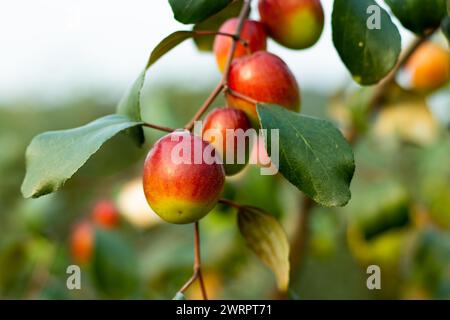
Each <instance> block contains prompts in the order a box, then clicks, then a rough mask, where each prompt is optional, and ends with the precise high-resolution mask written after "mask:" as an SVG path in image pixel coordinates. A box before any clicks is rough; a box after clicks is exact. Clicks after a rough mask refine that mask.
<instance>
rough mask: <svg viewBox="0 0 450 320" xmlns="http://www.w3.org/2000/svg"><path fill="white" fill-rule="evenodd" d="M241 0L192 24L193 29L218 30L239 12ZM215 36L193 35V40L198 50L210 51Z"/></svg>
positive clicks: (242, 2) (241, 4)
mask: <svg viewBox="0 0 450 320" xmlns="http://www.w3.org/2000/svg"><path fill="white" fill-rule="evenodd" d="M243 4H244V1H243V0H237V1H233V2H232V3H230V4H229V5H228V6H227V7H226V8H225V9H223V10H222V11H220V12H219V13H216V14H215V15H213V16H212V17H209V18H208V19H206V20H205V21H203V22H200V23H198V24H196V25H195V26H194V31H218V30H219V29H220V27H221V26H222V24H223V23H224V22H225V21H227V20H228V19H230V18H233V17H236V16H238V15H239V13H240V12H241V9H242V6H243ZM214 39H215V36H195V37H194V42H195V44H196V46H197V48H198V49H199V50H200V51H212V49H213V44H214Z"/></svg>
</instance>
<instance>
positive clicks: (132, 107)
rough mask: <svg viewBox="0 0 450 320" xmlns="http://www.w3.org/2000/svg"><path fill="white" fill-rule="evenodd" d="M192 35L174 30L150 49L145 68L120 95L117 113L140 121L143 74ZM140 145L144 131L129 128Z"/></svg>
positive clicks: (139, 128)
mask: <svg viewBox="0 0 450 320" xmlns="http://www.w3.org/2000/svg"><path fill="white" fill-rule="evenodd" d="M192 36H193V32H192V31H176V32H174V33H172V34H170V35H169V36H167V37H166V38H164V39H163V40H162V41H161V42H160V43H159V44H158V45H157V46H156V47H155V48H154V49H153V51H152V53H151V54H150V57H149V59H148V62H147V65H146V66H145V69H144V70H142V71H141V73H140V74H139V76H138V78H137V79H136V80H135V82H134V83H133V85H132V86H131V88H130V89H128V91H127V92H126V93H125V95H124V96H123V97H122V99H121V101H120V102H119V104H118V106H117V113H118V114H122V115H125V116H127V117H129V118H130V119H132V120H134V121H141V120H142V119H141V91H142V87H143V86H144V82H145V74H146V72H147V70H148V68H150V67H151V66H152V65H153V64H154V63H155V62H156V61H158V60H159V59H160V58H161V57H162V56H164V55H165V54H166V53H167V52H169V51H170V50H172V49H173V48H175V47H176V46H177V45H179V44H180V43H182V42H183V41H184V40H186V39H189V38H190V37H192ZM126 133H127V134H129V135H130V136H131V137H132V138H133V139H134V140H135V141H136V142H137V144H138V145H139V146H140V145H142V144H143V143H144V140H145V139H144V131H143V128H142V127H134V128H130V129H128V130H127V131H126Z"/></svg>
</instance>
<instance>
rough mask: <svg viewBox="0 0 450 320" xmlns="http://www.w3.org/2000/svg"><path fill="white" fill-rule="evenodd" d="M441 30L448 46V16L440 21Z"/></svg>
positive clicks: (449, 40)
mask: <svg viewBox="0 0 450 320" xmlns="http://www.w3.org/2000/svg"><path fill="white" fill-rule="evenodd" d="M441 29H442V32H443V33H444V35H445V37H446V38H447V41H448V43H449V44H450V16H446V17H445V18H444V20H442V24H441Z"/></svg>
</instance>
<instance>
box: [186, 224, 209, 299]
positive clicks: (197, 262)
mask: <svg viewBox="0 0 450 320" xmlns="http://www.w3.org/2000/svg"><path fill="white" fill-rule="evenodd" d="M197 279H198V281H199V283H200V289H201V291H202V296H203V300H208V295H207V294H206V288H205V282H204V281H203V275H202V270H201V259H200V228H199V223H198V221H197V222H195V223H194V273H193V274H192V277H191V278H190V279H189V280H188V281H187V282H186V283H185V284H184V285H183V287H181V289H180V290H179V292H181V293H184V292H186V290H187V289H189V288H190V286H191V285H192V284H193V283H194V282H195V281H196V280H197Z"/></svg>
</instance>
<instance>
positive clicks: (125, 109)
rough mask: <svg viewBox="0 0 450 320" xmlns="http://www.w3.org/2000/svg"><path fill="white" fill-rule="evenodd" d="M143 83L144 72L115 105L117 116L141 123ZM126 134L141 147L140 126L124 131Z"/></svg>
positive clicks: (141, 134) (142, 139)
mask: <svg viewBox="0 0 450 320" xmlns="http://www.w3.org/2000/svg"><path fill="white" fill-rule="evenodd" d="M144 81H145V70H144V71H142V72H141V73H140V74H139V77H138V78H137V79H136V80H135V82H134V83H133V85H132V86H131V88H129V89H128V91H127V92H126V93H125V95H124V96H123V97H122V99H121V100H120V102H119V104H118V105H117V111H116V112H117V114H120V115H124V116H127V117H128V118H130V119H131V120H134V121H141V120H142V119H141V90H142V87H143V85H144ZM126 133H127V134H128V135H129V136H130V137H132V139H133V140H134V141H135V142H136V143H137V144H138V146H141V145H142V144H143V143H144V141H145V138H144V130H143V129H142V127H141V126H139V127H133V128H130V129H127V130H126Z"/></svg>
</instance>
